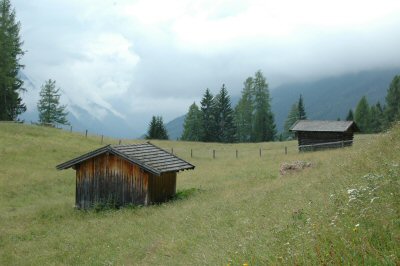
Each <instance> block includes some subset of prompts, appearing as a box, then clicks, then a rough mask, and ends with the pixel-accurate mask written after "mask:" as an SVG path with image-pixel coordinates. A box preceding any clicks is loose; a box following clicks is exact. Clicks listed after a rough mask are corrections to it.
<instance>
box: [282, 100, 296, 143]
mask: <svg viewBox="0 0 400 266" xmlns="http://www.w3.org/2000/svg"><path fill="white" fill-rule="evenodd" d="M297 120H299V106H298V104H295V103H294V104H293V105H292V107H291V108H290V111H289V114H288V116H287V118H286V121H285V124H284V126H283V136H282V137H283V138H284V139H292V138H293V137H294V134H293V133H292V132H290V131H289V129H290V128H291V127H292V126H293V124H294V123H296V121H297Z"/></svg>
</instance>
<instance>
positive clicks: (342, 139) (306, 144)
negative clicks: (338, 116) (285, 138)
mask: <svg viewBox="0 0 400 266" xmlns="http://www.w3.org/2000/svg"><path fill="white" fill-rule="evenodd" d="M290 131H293V132H295V134H296V137H297V139H298V142H299V150H300V151H309V150H320V149H326V148H339V147H347V146H351V145H352V144H353V136H354V132H357V131H359V129H358V127H357V125H356V123H354V122H353V121H316V120H298V121H297V122H296V123H294V124H293V126H292V127H291V129H290Z"/></svg>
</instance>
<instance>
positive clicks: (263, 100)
mask: <svg viewBox="0 0 400 266" xmlns="http://www.w3.org/2000/svg"><path fill="white" fill-rule="evenodd" d="M253 93H254V119H253V133H252V140H253V141H254V142H262V141H272V140H274V139H275V136H276V126H275V121H274V115H273V113H272V111H271V103H270V102H271V100H270V96H269V91H268V84H267V81H266V79H265V77H264V76H263V74H262V72H261V71H260V70H259V71H257V72H256V74H255V77H254V86H253Z"/></svg>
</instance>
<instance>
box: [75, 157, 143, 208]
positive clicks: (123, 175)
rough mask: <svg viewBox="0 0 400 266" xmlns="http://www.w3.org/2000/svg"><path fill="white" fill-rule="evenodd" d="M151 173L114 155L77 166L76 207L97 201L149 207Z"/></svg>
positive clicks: (88, 206)
mask: <svg viewBox="0 0 400 266" xmlns="http://www.w3.org/2000/svg"><path fill="white" fill-rule="evenodd" d="M149 176H150V174H149V173H147V172H145V171H143V170H142V169H140V167H139V166H137V165H134V164H132V163H129V162H128V161H126V160H124V159H122V158H120V157H118V156H115V155H113V154H103V155H100V156H97V157H95V158H91V159H89V160H87V161H85V162H83V163H81V164H80V165H79V166H77V167H76V206H77V207H78V208H90V207H92V206H93V204H95V203H97V202H112V203H114V204H116V205H118V206H120V205H125V204H128V203H133V204H141V205H147V204H148V203H149V198H148V181H149Z"/></svg>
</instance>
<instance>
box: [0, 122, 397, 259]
mask: <svg viewBox="0 0 400 266" xmlns="http://www.w3.org/2000/svg"><path fill="white" fill-rule="evenodd" d="M100 139H101V137H99V136H88V138H85V136H84V135H82V134H79V133H70V132H66V131H63V130H59V129H53V128H43V127H37V126H28V125H20V124H12V123H0V265H43V264H45V265H46V264H53V265H54V264H55V265H63V264H66V265H71V264H72V265H243V264H244V263H248V264H249V265H267V264H273V265H274V264H278V265H279V264H282V265H286V264H302V265H308V264H352V265H357V264H367V265H375V264H384V265H396V264H397V265H398V264H399V263H400V179H399V176H400V152H399V151H400V125H397V126H395V127H394V128H393V129H392V130H391V131H390V132H388V133H384V134H380V135H358V136H356V140H355V144H354V146H353V147H351V148H344V149H336V150H328V151H319V152H310V153H298V152H297V143H296V142H295V141H291V142H275V143H258V144H216V143H192V142H174V141H152V142H153V143H154V144H156V145H159V146H161V147H163V148H164V149H166V150H171V149H172V148H173V150H174V153H175V154H177V155H178V156H179V157H181V158H183V159H185V160H188V161H189V162H191V163H192V164H194V165H195V166H196V168H195V170H193V171H185V172H181V173H179V174H178V180H177V189H178V191H181V193H180V195H181V196H182V197H181V199H177V200H174V201H171V202H168V203H165V204H161V205H153V206H150V207H132V206H130V207H126V208H121V209H117V210H110V209H108V210H107V209H106V210H101V211H96V210H92V211H80V210H75V209H74V208H73V206H74V200H75V172H74V171H73V170H71V169H70V170H65V171H57V170H56V169H55V166H56V165H57V164H59V163H62V162H64V161H67V160H69V159H72V158H74V157H76V156H78V155H81V154H83V153H86V152H88V151H90V150H93V149H95V148H98V147H100V146H101V144H100ZM104 142H105V143H114V144H116V143H118V140H115V139H105V140H104ZM122 142H123V143H134V142H135V141H130V140H122ZM136 142H140V141H136ZM285 146H286V147H287V149H288V154H285V150H284V147H285ZM191 149H192V150H193V158H191V151H190V150H191ZM260 149H261V157H260ZM213 150H215V151H216V152H215V155H216V158H215V159H213ZM236 150H238V158H236ZM298 160H301V161H307V162H311V163H312V167H310V168H306V169H304V170H301V171H295V172H292V173H288V174H285V175H281V174H280V166H281V164H282V163H285V162H293V161H298Z"/></svg>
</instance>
